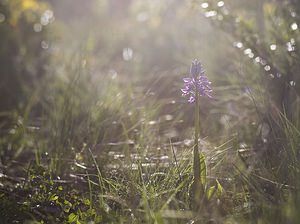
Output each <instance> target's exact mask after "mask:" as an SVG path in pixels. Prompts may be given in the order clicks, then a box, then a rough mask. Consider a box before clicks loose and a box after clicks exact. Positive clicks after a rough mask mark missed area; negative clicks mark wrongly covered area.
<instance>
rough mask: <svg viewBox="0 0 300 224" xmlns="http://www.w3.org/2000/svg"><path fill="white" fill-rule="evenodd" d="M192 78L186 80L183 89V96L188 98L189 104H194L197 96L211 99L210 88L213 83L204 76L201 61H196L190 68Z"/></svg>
mask: <svg viewBox="0 0 300 224" xmlns="http://www.w3.org/2000/svg"><path fill="white" fill-rule="evenodd" d="M190 75H191V77H190V78H184V79H183V82H184V88H183V89H181V92H182V96H188V97H189V99H188V102H190V103H194V102H195V100H196V94H197V93H198V94H199V96H206V97H209V98H211V95H210V92H212V89H211V87H210V84H211V82H210V81H209V80H208V78H207V77H206V76H205V74H204V70H203V67H202V65H201V63H200V62H199V61H197V59H196V60H194V61H193V62H192V65H191V68H190Z"/></svg>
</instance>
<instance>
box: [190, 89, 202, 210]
mask: <svg viewBox="0 0 300 224" xmlns="http://www.w3.org/2000/svg"><path fill="white" fill-rule="evenodd" d="M199 112H200V111H199V93H198V91H197V92H196V104H195V139H194V141H195V142H194V163H193V170H194V183H193V189H192V191H193V197H194V198H193V207H194V209H198V208H199V206H200V203H199V202H200V201H201V199H200V197H201V189H202V186H201V181H200V155H199V144H198V139H199V132H200V127H199V124H200V117H199Z"/></svg>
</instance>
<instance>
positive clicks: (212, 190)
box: [206, 186, 216, 200]
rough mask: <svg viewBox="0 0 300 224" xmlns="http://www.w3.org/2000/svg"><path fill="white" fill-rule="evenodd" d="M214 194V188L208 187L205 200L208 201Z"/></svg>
mask: <svg viewBox="0 0 300 224" xmlns="http://www.w3.org/2000/svg"><path fill="white" fill-rule="evenodd" d="M215 193H216V186H212V187H210V188H209V189H208V190H207V192H206V196H207V199H208V200H210V199H211V198H212V197H213V196H214V194H215Z"/></svg>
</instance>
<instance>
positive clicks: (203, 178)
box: [200, 152, 206, 186]
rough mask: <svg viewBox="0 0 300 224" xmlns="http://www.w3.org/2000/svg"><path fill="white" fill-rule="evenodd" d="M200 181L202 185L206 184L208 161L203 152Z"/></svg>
mask: <svg viewBox="0 0 300 224" xmlns="http://www.w3.org/2000/svg"><path fill="white" fill-rule="evenodd" d="M200 182H201V184H202V186H205V185H206V162H205V156H204V154H203V153H202V152H201V153H200Z"/></svg>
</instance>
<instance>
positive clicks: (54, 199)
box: [49, 194, 58, 201]
mask: <svg viewBox="0 0 300 224" xmlns="http://www.w3.org/2000/svg"><path fill="white" fill-rule="evenodd" d="M57 199H58V196H57V195H56V194H52V195H50V197H49V200H50V201H56V200H57Z"/></svg>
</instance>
